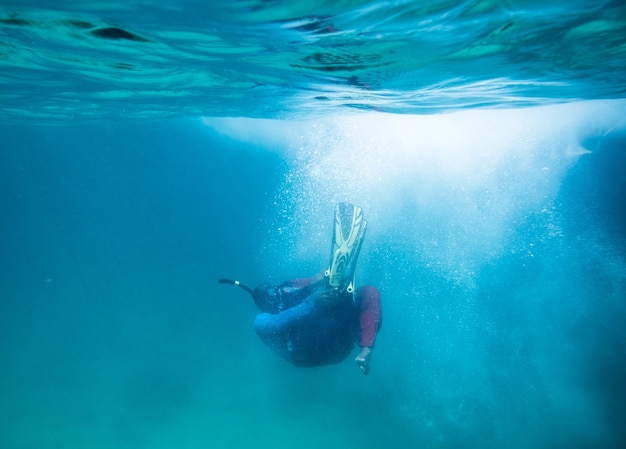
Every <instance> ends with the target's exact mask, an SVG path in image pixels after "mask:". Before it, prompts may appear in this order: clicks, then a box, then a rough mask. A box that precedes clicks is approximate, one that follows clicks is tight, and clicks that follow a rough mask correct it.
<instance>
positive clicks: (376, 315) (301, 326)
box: [254, 278, 382, 366]
mask: <svg viewBox="0 0 626 449" xmlns="http://www.w3.org/2000/svg"><path fill="white" fill-rule="evenodd" d="M312 279H313V278H308V279H294V280H292V281H288V282H285V283H284V284H282V285H280V286H278V287H272V286H265V287H264V291H265V292H270V294H257V295H255V302H256V304H257V306H259V308H260V309H261V310H262V311H264V313H261V314H259V315H258V316H257V317H256V319H255V320H254V328H255V330H256V333H257V335H258V336H259V338H260V339H261V340H262V341H263V343H265V344H266V345H268V346H269V347H270V348H272V349H273V350H274V351H275V352H276V353H278V354H279V355H280V356H281V357H283V358H285V359H286V360H288V361H289V362H291V363H293V364H294V365H296V366H318V365H326V364H331V363H338V362H341V361H342V360H344V359H345V358H346V357H347V356H348V355H349V354H350V352H351V351H352V350H353V348H354V344H355V343H358V345H359V346H362V347H363V346H368V347H372V346H373V345H374V340H375V339H376V334H377V332H378V330H379V329H380V325H381V322H382V310H381V305H380V294H379V293H378V290H377V289H376V288H375V287H372V286H364V287H360V288H358V289H357V290H356V292H355V294H354V300H353V299H352V295H348V296H347V299H345V300H340V301H334V302H332V303H325V304H322V303H321V302H320V301H319V298H320V295H321V293H323V292H324V283H323V282H315V283H314V282H312ZM268 287H269V288H268Z"/></svg>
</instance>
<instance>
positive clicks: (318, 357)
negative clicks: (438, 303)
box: [219, 203, 382, 375]
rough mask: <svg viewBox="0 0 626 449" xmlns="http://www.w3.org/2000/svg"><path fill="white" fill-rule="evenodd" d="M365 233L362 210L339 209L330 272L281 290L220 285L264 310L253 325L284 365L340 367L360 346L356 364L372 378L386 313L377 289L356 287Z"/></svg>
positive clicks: (295, 281)
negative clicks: (374, 353)
mask: <svg viewBox="0 0 626 449" xmlns="http://www.w3.org/2000/svg"><path fill="white" fill-rule="evenodd" d="M365 227H366V222H365V220H363V217H362V211H361V209H360V208H359V207H358V206H353V205H351V204H347V203H340V204H338V205H337V206H336V208H335V227H334V233H333V243H332V246H331V263H330V267H329V268H328V269H327V270H326V271H325V272H322V273H319V274H317V275H315V276H313V277H310V278H300V279H293V280H290V281H287V282H284V283H282V284H281V285H272V284H269V283H263V284H261V285H259V286H258V287H256V288H255V289H252V288H250V287H248V286H246V285H244V284H242V283H240V282H239V281H233V280H229V279H220V280H219V282H220V283H225V284H233V285H237V286H239V287H241V288H243V289H244V290H246V291H247V292H248V293H250V294H251V295H252V297H253V299H254V302H255V304H256V306H257V307H258V308H259V309H260V310H261V313H260V314H259V315H257V317H256V318H255V320H254V329H255V331H256V333H257V335H258V336H259V338H260V339H261V341H262V342H263V343H265V344H266V345H267V346H269V347H270V348H271V349H272V350H273V351H274V352H276V353H277V354H279V355H280V356H281V357H283V358H284V359H285V360H287V361H289V362H291V363H293V364H294V365H295V366H298V367H313V366H320V365H327V364H333V363H339V362H341V361H343V360H344V359H346V358H347V357H348V355H350V353H351V352H352V350H353V349H354V346H355V344H358V346H359V347H360V348H361V350H360V352H359V354H358V355H357V357H356V359H355V362H356V364H357V366H358V367H359V368H360V369H361V371H362V372H363V374H365V375H367V374H368V373H369V371H370V359H371V355H372V348H373V347H374V341H375V339H376V335H377V333H378V331H379V330H380V326H381V324H382V308H381V302H380V293H379V291H378V289H377V288H376V287H373V286H370V285H365V286H362V287H359V288H355V286H354V269H355V265H356V260H357V258H358V254H359V251H360V247H361V244H362V242H363V237H364V235H365Z"/></svg>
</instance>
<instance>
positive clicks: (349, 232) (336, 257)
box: [324, 203, 367, 293]
mask: <svg viewBox="0 0 626 449" xmlns="http://www.w3.org/2000/svg"><path fill="white" fill-rule="evenodd" d="M366 227H367V222H366V221H365V219H364V218H363V210H362V209H361V208H360V207H359V206H355V205H353V204H349V203H339V204H337V205H336V206H335V222H334V227H333V241H332V243H331V247H330V266H329V268H328V269H327V270H326V272H325V273H324V274H325V275H326V287H327V288H332V289H337V290H339V292H347V293H353V292H354V271H355V269H356V262H357V259H358V257H359V252H360V251H361V245H362V244H363V238H364V237H365V229H366Z"/></svg>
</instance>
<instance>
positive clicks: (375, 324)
mask: <svg viewBox="0 0 626 449" xmlns="http://www.w3.org/2000/svg"><path fill="white" fill-rule="evenodd" d="M357 302H358V303H359V304H360V309H361V313H360V316H359V324H360V328H361V334H360V337H359V346H360V347H361V352H360V353H359V355H358V356H357V357H356V359H355V362H356V364H357V365H358V366H359V368H360V369H361V371H362V372H363V374H367V373H369V369H370V359H371V357H372V348H373V347H374V341H375V340H376V335H377V333H378V331H379V329H380V326H381V324H382V307H381V305H380V293H379V292H378V289H377V288H376V287H372V286H364V287H361V288H359V289H358V291H357Z"/></svg>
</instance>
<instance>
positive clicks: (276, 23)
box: [0, 0, 626, 120]
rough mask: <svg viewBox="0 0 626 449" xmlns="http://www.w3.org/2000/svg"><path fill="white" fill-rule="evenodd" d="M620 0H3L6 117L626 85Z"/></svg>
mask: <svg viewBox="0 0 626 449" xmlns="http://www.w3.org/2000/svg"><path fill="white" fill-rule="evenodd" d="M625 66H626V6H625V5H624V4H623V2H619V1H594V2H589V1H582V0H578V1H570V2H562V1H555V0H548V1H542V2H538V1H494V0H477V1H449V0H448V1H445V0H438V1H433V0H431V1H395V2H374V1H332V2H331V1H298V2H288V1H232V2H204V1H196V0H184V1H179V2H165V3H163V2H157V1H132V2H123V1H117V2H116V1H110V2H109V1H107V2H87V1H67V2H56V3H51V2H43V1H33V0H20V1H16V0H8V1H4V2H3V6H2V7H1V9H0V85H1V87H0V101H1V103H2V108H1V112H0V114H1V115H0V118H2V119H5V120H6V119H17V120H20V119H28V118H30V117H37V118H40V119H47V120H59V119H67V118H72V119H85V118H87V119H88V118H94V119H96V118H97V119H102V118H113V119H115V118H119V117H124V118H131V117H132V118H139V117H167V116H197V115H204V116H220V117H221V116H245V117H266V118H267V117H281V118H284V117H294V116H298V117H301V116H311V115H317V114H320V113H326V112H330V111H337V110H343V109H346V108H357V109H375V110H379V111H388V112H400V113H433V112H440V111H448V110H458V109H464V108H476V107H518V106H529V105H545V104H550V103H555V102H567V101H572V100H579V99H607V98H619V97H622V96H624V94H625V93H626V71H625V70H624V67H625Z"/></svg>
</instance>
